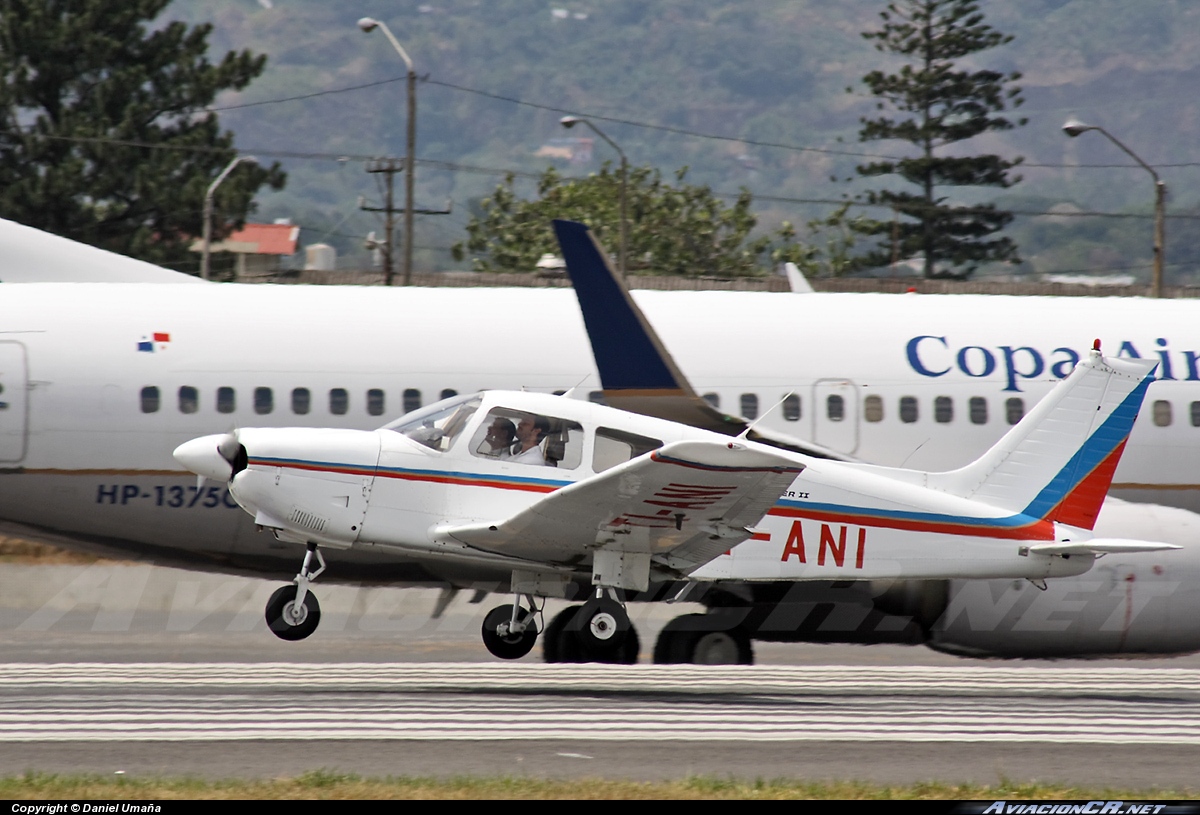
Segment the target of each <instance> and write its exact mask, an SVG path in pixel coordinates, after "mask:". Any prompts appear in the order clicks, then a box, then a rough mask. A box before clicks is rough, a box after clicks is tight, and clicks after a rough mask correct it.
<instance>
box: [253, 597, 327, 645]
mask: <svg viewBox="0 0 1200 815" xmlns="http://www.w3.org/2000/svg"><path fill="white" fill-rule="evenodd" d="M296 594H297V589H296V585H295V584H294V583H293V584H291V585H288V586H282V587H280V588H279V589H278V590H276V592H275V593H274V594H272V595H271V599H270V600H268V601H267V611H266V618H267V626H268V627H269V628H270V629H271V633H272V634H274V635H275V636H277V637H279V639H281V640H288V641H291V642H294V641H296V640H302V639H304V638H305V637H307V636H309V635H310V634H312V632H314V631H316V630H317V625H318V624H319V623H320V622H321V605H320V604H319V603H318V602H317V597H316V595H314V594H313V593H312V592H311V591H306V592H305V593H304V602H302V603H297V602H296Z"/></svg>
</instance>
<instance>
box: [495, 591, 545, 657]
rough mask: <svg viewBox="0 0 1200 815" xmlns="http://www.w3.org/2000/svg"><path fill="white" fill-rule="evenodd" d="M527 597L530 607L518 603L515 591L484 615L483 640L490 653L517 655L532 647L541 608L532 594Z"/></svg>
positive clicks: (536, 633) (536, 635)
mask: <svg viewBox="0 0 1200 815" xmlns="http://www.w3.org/2000/svg"><path fill="white" fill-rule="evenodd" d="M526 601H527V602H528V603H529V608H524V607H523V606H522V605H521V599H520V595H514V596H513V601H512V603H510V604H508V605H503V606H496V607H495V608H494V609H492V610H491V611H489V612H488V613H487V616H486V617H484V618H483V632H482V633H483V644H484V646H486V647H487V649H488V651H490V652H491V654H492V656H494V657H499V658H500V659H520V658H521V657H523V656H525V655H526V654H528V653H529V652H530V651H532V650H533V646H534V643H536V642H537V637H538V627H537V618H538V617H539V616H540V615H541V613H542V610H541V609H540V608H539V607H538V606H537V603H536V601H535V600H534V598H533V597H532V596H528V597H526Z"/></svg>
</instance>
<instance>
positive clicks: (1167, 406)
mask: <svg viewBox="0 0 1200 815" xmlns="http://www.w3.org/2000/svg"><path fill="white" fill-rule="evenodd" d="M1151 415H1152V416H1153V417H1154V426H1155V427H1170V426H1171V403H1170V402H1168V401H1167V400H1166V399H1155V400H1154V407H1153V410H1152V411H1151Z"/></svg>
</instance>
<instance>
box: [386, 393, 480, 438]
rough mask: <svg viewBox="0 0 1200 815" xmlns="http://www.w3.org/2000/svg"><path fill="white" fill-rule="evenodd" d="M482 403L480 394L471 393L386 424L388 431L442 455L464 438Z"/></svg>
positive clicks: (436, 403) (437, 403) (435, 404)
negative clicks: (456, 441)
mask: <svg viewBox="0 0 1200 815" xmlns="http://www.w3.org/2000/svg"><path fill="white" fill-rule="evenodd" d="M482 401H483V400H482V397H480V396H479V395H478V394H467V395H466V396H460V397H458V398H456V399H452V400H446V401H442V402H435V403H434V404H432V405H430V406H429V407H427V408H424V409H422V410H418V411H416V412H414V413H407V414H405V415H404V416H402V417H400V418H399V419H397V420H396V421H394V422H392V423H391V424H388V425H385V426H384V429H385V430H393V431H395V432H397V433H400V434H402V435H405V436H408V437H409V438H410V439H412V440H413V441H415V442H419V443H421V444H423V445H425V446H426V447H428V448H429V449H431V450H437V451H439V452H442V451H445V450H449V449H450V445H452V444H454V441H455V440H456V439H457V438H458V437H459V436H460V435H462V432H463V430H465V429H466V427H467V423H468V422H469V421H470V419H471V417H472V416H474V415H475V411H477V410H479V404H480V402H482Z"/></svg>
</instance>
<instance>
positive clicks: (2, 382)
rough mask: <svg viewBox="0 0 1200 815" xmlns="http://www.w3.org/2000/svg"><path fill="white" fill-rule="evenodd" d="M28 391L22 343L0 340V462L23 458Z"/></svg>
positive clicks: (15, 460)
mask: <svg viewBox="0 0 1200 815" xmlns="http://www.w3.org/2000/svg"><path fill="white" fill-rule="evenodd" d="M28 394H29V388H28V375H27V373H26V363H25V346H24V345H22V344H21V343H19V342H7V341H6V342H0V462H17V461H20V460H21V459H23V458H24V457H25V416H26V401H27V399H28Z"/></svg>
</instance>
